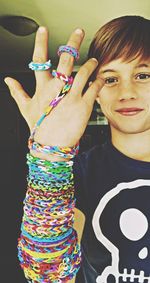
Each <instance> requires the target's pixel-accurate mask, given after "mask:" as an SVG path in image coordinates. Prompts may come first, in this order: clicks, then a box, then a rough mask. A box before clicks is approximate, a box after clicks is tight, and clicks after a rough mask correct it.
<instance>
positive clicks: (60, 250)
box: [18, 155, 81, 282]
mask: <svg viewBox="0 0 150 283" xmlns="http://www.w3.org/2000/svg"><path fill="white" fill-rule="evenodd" d="M72 163H73V162H72V161H68V162H66V161H63V162H49V161H46V160H41V159H38V158H34V157H32V156H31V155H28V166H29V174H28V188H27V193H26V198H25V200H24V215H23V221H22V228H21V230H22V234H21V237H20V239H19V244H18V250H19V259H20V262H21V266H22V268H23V269H24V272H25V276H26V277H27V279H29V280H30V279H32V280H34V281H36V282H49V280H51V282H57V281H56V280H58V279H59V278H60V280H62V281H60V282H68V281H69V280H70V279H71V278H72V277H73V276H75V274H76V272H77V271H78V269H79V267H80V262H81V253H80V246H79V244H78V240H77V234H76V231H75V230H74V228H73V224H74V207H75V199H74V182H73V174H72ZM40 280H45V281H40ZM34 281H33V282H34Z"/></svg>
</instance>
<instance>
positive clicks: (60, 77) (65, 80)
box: [52, 70, 73, 85]
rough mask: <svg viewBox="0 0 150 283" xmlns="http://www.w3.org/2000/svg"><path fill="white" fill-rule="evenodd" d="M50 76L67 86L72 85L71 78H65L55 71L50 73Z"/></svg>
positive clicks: (65, 76)
mask: <svg viewBox="0 0 150 283" xmlns="http://www.w3.org/2000/svg"><path fill="white" fill-rule="evenodd" d="M52 76H53V77H55V78H58V79H60V80H61V81H63V82H65V83H67V84H69V85H72V83H73V77H69V76H67V75H65V74H63V73H60V72H57V71H56V70H53V71H52Z"/></svg>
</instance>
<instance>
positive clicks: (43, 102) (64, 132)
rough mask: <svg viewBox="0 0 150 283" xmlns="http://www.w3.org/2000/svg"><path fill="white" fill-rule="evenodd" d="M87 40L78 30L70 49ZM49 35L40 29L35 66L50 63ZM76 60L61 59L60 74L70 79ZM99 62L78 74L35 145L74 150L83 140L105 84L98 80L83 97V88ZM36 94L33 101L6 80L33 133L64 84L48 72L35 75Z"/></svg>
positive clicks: (63, 56)
mask: <svg viewBox="0 0 150 283" xmlns="http://www.w3.org/2000/svg"><path fill="white" fill-rule="evenodd" d="M83 38H84V32H83V31H82V30H80V29H77V30H75V31H74V32H73V33H72V34H71V36H70V38H69V41H68V42H67V45H69V46H72V47H74V48H76V49H77V50H79V48H80V45H81V42H82V40H83ZM47 43H48V31H47V29H46V28H45V27H40V28H39V30H38V31H37V34H36V40H35V48H34V53H33V62H38V63H44V62H46V61H47V60H48V44H47ZM73 63H74V58H73V57H72V56H71V55H70V54H68V53H66V52H65V53H62V54H61V56H60V60H59V64H58V67H57V71H58V72H61V73H63V74H65V75H68V76H70V75H71V73H72V70H73ZM97 64H98V63H97V61H96V59H94V58H93V59H90V60H88V61H87V62H86V63H85V64H84V65H83V66H81V68H80V70H79V72H78V73H77V74H76V76H75V79H74V82H73V85H72V87H71V89H70V91H69V92H68V93H67V95H66V96H65V97H64V98H63V99H62V100H61V101H60V103H59V104H58V105H57V106H56V107H55V108H54V109H53V110H52V111H51V113H50V114H49V115H48V116H47V117H46V118H45V119H44V120H43V122H42V124H41V125H40V127H39V128H38V130H37V131H36V133H35V141H37V142H38V143H40V144H43V145H57V146H74V145H75V144H76V143H77V142H78V141H79V139H80V138H81V136H82V134H83V132H84V130H85V128H86V125H87V122H88V120H89V117H90V115H91V112H92V108H93V104H94V101H95V98H96V97H97V94H98V92H99V91H100V89H101V88H102V86H103V84H104V82H103V81H102V80H100V79H96V80H95V81H94V82H93V83H92V84H91V85H90V87H89V88H88V90H87V91H86V92H85V93H84V94H83V93H82V92H83V89H84V86H85V84H86V82H87V80H88V78H89V77H90V75H91V74H92V72H93V71H94V70H95V68H96V67H97ZM35 77H36V91H35V94H34V96H33V97H32V98H30V97H29V96H28V94H27V93H26V92H25V91H24V90H23V88H22V86H21V85H20V83H19V82H18V81H16V80H14V79H12V78H9V77H7V78H5V82H6V84H7V85H8V87H9V89H10V92H11V95H12V97H13V98H14V99H15V101H16V103H17V105H18V107H19V109H20V112H21V114H22V115H23V117H24V118H25V120H26V122H27V124H28V126H29V128H30V130H32V129H33V127H34V125H35V123H36V122H37V121H38V119H39V118H40V117H41V115H42V114H43V112H44V111H45V108H46V107H47V106H48V105H49V103H50V101H52V99H53V98H55V97H56V95H57V94H58V93H60V92H61V90H62V89H63V87H64V82H62V81H61V80H60V79H59V78H54V77H53V76H52V75H51V73H50V72H49V70H46V71H35Z"/></svg>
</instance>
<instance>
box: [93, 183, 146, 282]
mask: <svg viewBox="0 0 150 283" xmlns="http://www.w3.org/2000/svg"><path fill="white" fill-rule="evenodd" d="M149 221H150V180H142V179H139V180H135V181H132V182H128V183H120V184H118V185H117V186H116V187H115V188H113V189H112V190H110V191H109V192H107V193H106V194H105V195H104V196H103V198H102V199H101V200H100V202H99V204H98V206H97V208H96V210H95V213H94V215H93V220H92V224H93V229H94V233H95V236H96V237H97V239H98V241H100V242H101V243H102V244H103V245H104V246H105V247H106V248H107V250H108V251H109V252H110V253H111V259H112V262H111V265H110V266H107V267H106V268H105V269H104V271H103V272H102V274H101V275H100V276H98V277H97V279H96V282H97V283H122V282H135V283H137V282H139V283H150V250H149V247H150V228H149Z"/></svg>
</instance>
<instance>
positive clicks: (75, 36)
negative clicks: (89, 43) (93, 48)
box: [57, 28, 84, 76]
mask: <svg viewBox="0 0 150 283" xmlns="http://www.w3.org/2000/svg"><path fill="white" fill-rule="evenodd" d="M83 38H84V31H83V30H82V29H79V28H78V29H76V30H75V31H74V32H73V33H72V34H71V36H70V38H69V40H68V42H67V45H68V46H71V47H74V48H76V49H77V50H79V48H80V46H81V43H82V40H83ZM73 63H74V57H73V56H72V55H70V54H69V53H67V52H63V53H62V54H61V55H60V59H59V64H58V67H57V71H58V72H60V73H63V74H65V75H67V76H70V75H71V73H72V70H73Z"/></svg>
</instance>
